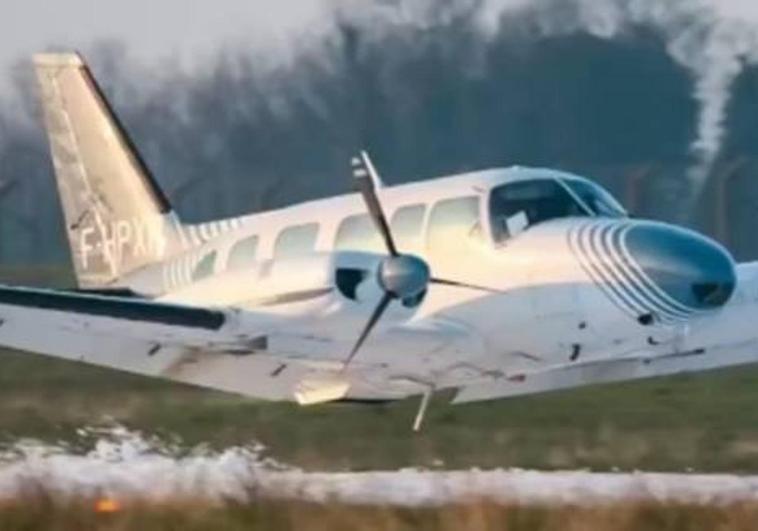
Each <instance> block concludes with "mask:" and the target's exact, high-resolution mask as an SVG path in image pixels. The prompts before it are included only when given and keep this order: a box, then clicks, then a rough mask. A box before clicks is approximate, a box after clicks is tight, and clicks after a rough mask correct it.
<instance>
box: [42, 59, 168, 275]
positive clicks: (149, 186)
mask: <svg viewBox="0 0 758 531" xmlns="http://www.w3.org/2000/svg"><path fill="white" fill-rule="evenodd" d="M34 63H35V69H36V72H37V78H38V81H39V85H40V89H41V98H42V105H43V108H44V116H45V125H46V127H47V133H48V138H49V141H50V150H51V154H52V159H53V166H54V169H55V178H56V181H57V185H58V192H59V194H60V200H61V204H62V207H63V214H64V217H65V222H66V232H67V234H68V240H69V245H70V247H71V256H72V259H73V262H74V268H75V271H76V275H77V279H78V283H79V286H80V287H83V288H97V287H104V286H113V285H117V284H118V283H119V282H118V281H119V278H120V277H122V276H123V275H125V274H127V273H130V272H132V271H134V270H136V269H139V268H140V267H142V266H144V265H147V264H149V263H152V262H156V261H159V260H161V259H163V258H166V257H167V256H168V255H169V254H173V253H174V252H176V251H177V250H178V249H179V248H180V247H181V226H180V224H179V222H178V219H177V217H176V215H175V214H174V213H173V212H172V210H171V206H170V204H169V202H168V200H167V199H166V196H165V195H164V194H163V192H162V191H161V190H160V188H159V187H158V185H157V184H156V182H155V180H154V179H153V178H152V175H151V174H150V171H149V170H148V168H147V166H146V165H145V163H144V161H143V160H142V158H141V157H140V155H139V153H137V150H136V148H135V147H134V145H133V144H132V142H131V140H130V139H129V136H128V135H127V133H126V131H125V130H124V128H123V127H122V126H121V124H120V122H119V120H118V118H117V117H116V115H115V113H114V112H113V110H112V109H111V107H110V105H109V104H108V102H107V101H106V99H105V96H104V95H103V93H102V91H101V90H100V88H99V87H98V85H97V82H96V81H95V79H94V77H93V76H92V74H91V72H90V70H89V68H88V67H87V65H86V64H85V63H84V61H83V60H82V58H81V56H80V55H78V54H43V55H36V56H35V57H34Z"/></svg>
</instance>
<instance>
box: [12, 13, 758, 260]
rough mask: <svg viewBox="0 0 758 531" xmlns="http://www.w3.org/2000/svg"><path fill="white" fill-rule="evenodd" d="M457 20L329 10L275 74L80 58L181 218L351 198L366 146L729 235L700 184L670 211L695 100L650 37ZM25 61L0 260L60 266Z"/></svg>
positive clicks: (724, 163) (752, 93)
mask: <svg viewBox="0 0 758 531" xmlns="http://www.w3.org/2000/svg"><path fill="white" fill-rule="evenodd" d="M454 14H455V16H448V17H439V20H438V21H436V23H435V24H434V25H431V26H429V25H426V26H423V27H422V26H419V25H411V24H407V25H404V24H396V25H392V26H390V27H388V28H386V29H385V30H384V31H381V32H375V31H374V32H368V31H366V30H365V28H363V27H362V26H361V25H359V24H354V23H353V22H351V21H349V20H348V19H344V20H338V21H337V23H336V24H335V28H336V29H335V31H333V32H330V33H329V34H328V35H327V36H326V37H324V38H323V40H322V41H321V42H319V43H318V45H316V46H314V45H310V46H308V47H304V48H303V49H302V50H301V51H300V52H298V53H297V54H296V55H295V57H294V59H293V60H292V61H291V62H288V63H287V64H286V65H279V66H272V61H271V60H268V58H265V57H261V56H260V55H257V54H256V52H254V51H251V50H245V49H237V50H225V51H224V52H223V53H221V52H220V53H219V54H218V55H217V56H216V58H215V60H214V61H211V62H210V63H208V64H207V65H206V66H205V67H204V68H202V69H199V70H197V71H196V72H193V73H191V74H190V73H187V72H185V71H182V70H180V69H178V68H177V67H176V66H174V65H172V64H171V63H170V62H166V63H165V64H164V65H163V67H162V68H158V69H155V68H153V69H151V70H149V71H148V70H146V69H144V68H143V67H140V66H139V65H136V64H134V63H133V62H132V61H131V60H130V58H129V55H128V50H126V49H125V48H124V47H123V46H120V45H118V44H114V43H104V44H103V43H101V44H99V45H95V46H93V47H92V48H91V49H90V50H89V52H88V56H89V60H90V62H91V63H92V65H93V69H94V70H95V72H96V74H97V75H98V77H99V79H100V80H101V82H102V84H103V85H104V88H105V91H106V92H107V93H108V94H109V96H110V97H111V98H112V99H113V100H114V103H115V106H116V108H117V109H118V111H119V112H120V113H121V114H122V115H123V119H124V121H125V123H126V125H127V127H128V129H129V130H130V131H131V132H132V134H133V137H134V139H135V141H136V143H137V145H138V146H139V147H140V149H141V150H142V151H143V154H144V155H145V158H146V159H147V161H148V163H149V165H150V166H151V167H152V169H153V171H154V173H155V174H156V175H157V176H158V179H159V180H160V182H161V183H162V184H163V186H164V187H165V189H166V190H167V192H168V195H169V196H170V198H171V199H172V201H173V202H174V204H175V206H176V207H177V209H178V210H179V212H180V214H181V215H182V216H183V217H184V218H186V219H189V220H201V219H209V218H217V217H222V216H229V215H234V214H239V213H245V212H250V211H255V210H260V209H266V208H271V207H277V206H282V205H286V204H289V203H293V202H297V201H300V200H304V199H308V198H312V197H320V196H326V195H330V194H335V193H339V192H343V191H346V190H347V189H348V188H349V186H350V182H349V171H348V170H349V167H348V161H349V157H350V155H351V153H353V152H354V151H355V150H356V149H359V148H361V147H365V148H367V149H369V150H370V151H371V152H372V154H373V156H374V158H375V161H376V163H377V165H378V166H379V167H380V169H381V171H382V172H383V174H384V175H385V177H386V180H387V181H388V182H390V183H396V182H403V181H408V180H417V179H425V178H428V177H432V176H436V175H442V174H448V173H456V172H460V171H464V170H471V169H477V168H483V167H491V166H506V165H512V164H520V165H534V166H550V167H558V168H562V169H566V170H570V171H575V172H579V173H582V174H586V175H588V176H590V177H593V178H596V179H597V180H599V181H600V182H602V183H603V184H605V185H606V186H608V187H610V188H611V189H612V190H613V191H614V192H615V193H617V194H618V195H619V196H621V197H622V198H626V199H630V200H632V201H633V202H634V207H635V210H636V211H637V212H638V213H639V214H644V215H649V216H654V217H657V218H662V219H672V220H677V221H685V222H687V223H689V224H692V225H695V226H698V227H700V228H703V229H705V230H707V231H709V232H711V233H713V234H715V233H716V232H718V231H721V232H722V233H723V232H724V228H723V224H724V222H723V219H722V220H721V221H719V222H718V223H721V226H720V227H721V228H718V227H716V225H715V224H716V221H714V220H715V219H716V217H717V216H716V215H715V214H714V208H715V207H714V204H713V200H714V197H715V194H714V193H712V191H713V190H712V188H713V187H712V186H711V187H709V188H708V190H709V191H708V192H707V193H706V194H704V197H703V200H702V201H701V203H700V204H699V205H698V207H697V208H695V209H690V210H691V211H682V208H683V207H682V202H681V197H682V194H683V190H684V189H686V187H687V186H688V181H687V180H686V178H685V176H686V172H687V169H688V168H689V167H690V166H691V164H692V163H693V154H692V153H691V150H690V147H689V146H690V143H691V141H692V140H693V136H694V134H695V122H696V119H697V105H696V102H695V100H694V99H693V96H692V92H693V83H692V81H693V80H692V78H691V74H690V72H688V71H687V70H685V69H683V68H682V67H681V66H680V65H678V64H677V63H675V62H674V61H673V60H672V59H671V58H670V56H669V55H668V54H667V53H666V50H665V44H664V43H663V41H662V40H661V39H660V38H658V36H657V35H656V32H655V31H654V30H652V29H651V28H646V27H638V28H633V30H632V31H627V32H625V33H624V35H623V37H620V38H617V39H612V40H604V39H600V38H597V37H593V36H591V35H589V34H584V33H573V34H570V35H561V36H553V37H545V36H543V35H541V34H540V33H539V32H537V31H536V30H534V29H533V28H530V26H529V24H528V23H524V21H523V20H520V19H518V18H516V17H511V18H508V17H506V18H503V19H502V20H501V24H500V26H499V30H498V31H497V32H496V33H495V34H494V35H484V34H483V33H482V32H481V31H479V30H478V28H477V26H476V22H475V20H474V13H473V11H466V10H461V11H458V12H456V13H454ZM30 70H31V67H30V66H29V65H27V64H26V63H20V64H19V67H18V68H17V69H16V74H15V75H16V78H15V85H16V87H17V94H16V95H15V96H14V97H13V98H7V101H8V102H10V101H16V102H18V103H16V104H14V105H11V104H10V103H6V104H5V105H4V106H3V108H2V109H0V262H15V263H29V262H61V261H63V260H65V256H66V255H65V253H66V251H65V249H64V245H63V237H62V231H61V227H60V225H61V222H60V214H59V211H58V206H57V200H56V198H55V194H54V185H53V179H52V176H51V165H50V162H49V158H48V155H47V147H46V145H45V140H44V135H43V133H42V131H41V124H40V123H39V122H40V120H39V118H38V114H39V111H38V110H37V108H36V103H35V101H34V97H33V96H34V90H33V88H34V80H33V76H32V73H31V71H30ZM757 84H758V73H757V72H756V71H755V70H751V69H747V70H745V72H744V73H743V74H742V75H741V76H740V77H739V79H738V82H737V86H736V87H735V90H734V94H733V98H732V101H731V104H730V109H729V114H728V116H729V118H728V124H727V129H728V138H727V139H726V144H725V146H724V150H723V151H722V153H721V156H720V160H719V161H717V164H716V165H715V167H714V169H713V173H714V174H717V173H719V172H721V173H723V172H725V171H726V170H729V171H730V172H733V173H738V174H739V175H738V176H736V177H734V178H733V179H732V181H731V182H732V184H731V187H732V188H731V189H732V190H733V191H732V192H730V193H729V194H728V195H729V201H730V202H734V204H735V205H737V206H735V207H734V208H733V209H731V208H730V211H729V213H728V215H727V217H728V220H727V223H728V231H727V236H728V238H729V240H730V243H732V244H734V245H735V246H736V250H737V252H738V255H739V256H740V257H741V258H750V257H758V238H755V237H754V230H753V225H754V223H755V217H756V216H755V214H756V211H758V182H756V181H754V180H753V179H752V166H753V165H754V164H753V162H752V161H753V160H754V159H758V138H756V136H757V135H758V90H756V89H757V88H758V87H756V85H757ZM737 162H739V164H737ZM732 163H734V164H737V166H738V169H736V170H735V169H730V165H731V164H732ZM640 173H641V174H644V177H642V178H641V177H639V175H638V174H640ZM3 183H5V184H3ZM751 198H755V199H751ZM723 217H724V216H723V215H721V218H723Z"/></svg>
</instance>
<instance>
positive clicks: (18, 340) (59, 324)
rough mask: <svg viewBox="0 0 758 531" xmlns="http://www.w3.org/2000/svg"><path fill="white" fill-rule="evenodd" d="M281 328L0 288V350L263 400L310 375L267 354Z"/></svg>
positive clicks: (215, 314)
mask: <svg viewBox="0 0 758 531" xmlns="http://www.w3.org/2000/svg"><path fill="white" fill-rule="evenodd" d="M281 325H282V321H281V319H276V318H273V317H271V316H268V315H265V314H257V313H252V312H247V311H245V312H242V311H238V310H231V309H209V308H199V307H192V306H183V305H177V304H165V303H160V302H153V301H150V300H143V299H138V298H127V297H122V296H105V295H100V294H91V293H75V292H64V291H55V290H46V289H32V288H16V287H6V286H0V346H4V347H8V348H13V349H17V350H23V351H28V352H33V353H38V354H43V355H47V356H52V357H56V358H63V359H68V360H75V361H80V362H85V363H89V364H93V365H98V366H103V367H109V368H113V369H118V370H122V371H128V372H132V373H137V374H143V375H147V376H156V377H162V378H167V379H171V380H175V381H181V382H186V383H191V384H195V385H199V386H203V387H209V388H213V389H219V390H223V391H228V392H234V393H240V394H243V395H247V396H252V397H257V398H264V399H272V400H280V399H292V398H293V396H294V387H295V385H296V384H297V382H298V381H300V380H302V379H303V378H304V377H305V376H306V375H309V374H312V373H313V372H314V369H312V368H309V367H307V366H305V365H303V364H298V363H296V362H293V361H291V360H287V362H286V367H283V365H284V364H283V362H282V359H281V358H279V357H277V356H273V355H270V354H268V353H266V350H265V347H266V343H267V334H268V333H270V332H272V331H275V330H276V329H278V328H279V327H280V326H281ZM285 369H286V370H285Z"/></svg>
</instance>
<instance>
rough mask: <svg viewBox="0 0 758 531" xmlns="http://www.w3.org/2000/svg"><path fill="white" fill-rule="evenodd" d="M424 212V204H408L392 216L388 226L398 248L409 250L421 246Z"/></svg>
mask: <svg viewBox="0 0 758 531" xmlns="http://www.w3.org/2000/svg"><path fill="white" fill-rule="evenodd" d="M425 212H426V205H409V206H404V207H402V208H399V209H398V210H397V211H396V212H395V214H394V215H393V216H392V221H391V222H390V227H391V228H392V236H393V237H394V238H395V244H396V245H397V246H398V248H399V249H401V250H403V251H405V252H409V251H412V250H414V249H418V248H420V247H421V245H422V241H421V231H422V229H423V224H424V213H425Z"/></svg>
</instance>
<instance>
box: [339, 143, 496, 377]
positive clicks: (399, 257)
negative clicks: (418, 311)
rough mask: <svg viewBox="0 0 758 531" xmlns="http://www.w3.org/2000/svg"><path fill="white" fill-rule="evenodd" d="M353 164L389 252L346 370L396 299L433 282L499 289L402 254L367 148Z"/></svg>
mask: <svg viewBox="0 0 758 531" xmlns="http://www.w3.org/2000/svg"><path fill="white" fill-rule="evenodd" d="M352 166H353V177H354V179H355V182H356V184H357V187H358V190H359V191H360V193H361V196H362V197H363V201H364V202H365V203H366V208H367V210H368V213H369V216H370V217H371V220H372V221H373V222H374V225H375V226H376V228H377V230H378V231H379V234H380V235H381V236H382V239H383V240H384V245H385V247H386V249H387V253H388V256H387V257H386V258H384V259H383V260H382V263H381V264H380V266H379V285H380V286H381V287H382V289H383V290H384V295H383V296H382V298H381V300H380V301H379V303H378V304H377V306H376V308H375V309H374V311H373V313H372V314H371V317H370V318H369V320H368V322H367V323H366V326H365V327H364V328H363V330H362V331H361V335H360V336H359V337H358V340H357V341H356V343H355V346H354V347H353V349H352V350H351V351H350V355H349V356H348V357H347V359H346V360H345V363H344V366H343V370H344V369H347V367H348V365H350V362H351V361H353V359H354V358H355V356H356V354H358V352H359V351H360V349H361V347H362V346H363V344H364V343H365V342H366V339H367V338H368V336H369V335H370V334H371V331H372V330H373V329H374V327H375V326H376V325H377V323H378V322H379V320H380V319H381V318H382V315H384V312H385V311H387V308H389V305H390V303H391V302H392V301H393V300H401V301H403V300H412V299H413V298H415V297H419V296H420V295H422V294H423V293H424V292H425V291H426V290H427V287H428V286H429V284H439V285H445V286H454V287H460V288H466V289H475V290H479V291H487V292H490V293H497V290H494V289H490V288H485V287H481V286H475V285H473V284H467V283H465V282H457V281H454V280H446V279H440V278H435V277H432V276H431V270H430V268H429V265H428V264H427V263H426V261H424V260H423V259H422V258H420V257H418V256H415V255H411V254H400V253H399V252H398V250H397V246H396V245H395V240H394V238H393V237H392V231H391V230H390V225H389V223H388V222H387V217H386V216H385V214H384V209H383V208H382V205H381V202H380V201H379V197H378V195H377V193H376V189H377V187H378V186H381V179H380V177H379V175H378V174H377V172H376V170H375V169H374V165H373V164H372V163H371V159H370V158H369V156H368V154H367V153H366V152H365V151H361V153H360V155H359V156H358V157H355V158H354V159H353V160H352Z"/></svg>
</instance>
